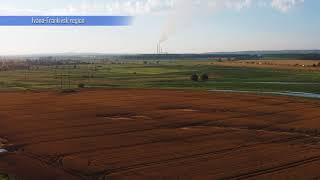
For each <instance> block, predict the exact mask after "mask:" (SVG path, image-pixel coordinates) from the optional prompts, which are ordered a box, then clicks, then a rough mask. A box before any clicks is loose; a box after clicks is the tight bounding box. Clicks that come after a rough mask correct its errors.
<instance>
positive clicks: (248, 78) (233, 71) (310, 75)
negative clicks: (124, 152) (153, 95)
mask: <svg viewBox="0 0 320 180" xmlns="http://www.w3.org/2000/svg"><path fill="white" fill-rule="evenodd" d="M246 62H250V63H246ZM259 62H262V63H263V64H259ZM319 62H320V61H302V60H299V61H297V60H281V61H280V60H278V61H276V60H273V61H272V65H269V63H271V61H270V60H264V61H254V60H250V61H223V62H218V61H215V60H208V61H192V60H190V61H182V60H168V61H164V60H162V61H121V60H119V61H114V62H95V63H92V64H74V65H72V64H71V65H51V66H48V65H46V66H45V65H33V66H30V67H29V68H28V69H22V70H14V69H9V70H2V71H0V90H2V91H10V90H38V89H61V88H63V89H73V88H77V87H78V85H79V84H84V85H85V87H93V88H97V87H99V88H156V89H194V90H211V89H220V90H221V89H222V90H243V91H267V92H270V91H271V92H279V91H296V92H310V93H320V88H319V87H320V66H317V67H310V66H312V65H313V64H317V63H319ZM288 64H289V65H288ZM295 64H300V66H295ZM303 64H306V66H305V67H302V66H301V65H303ZM193 73H197V74H199V75H201V74H202V73H207V74H208V75H209V81H207V82H192V81H191V80H190V76H191V74H193Z"/></svg>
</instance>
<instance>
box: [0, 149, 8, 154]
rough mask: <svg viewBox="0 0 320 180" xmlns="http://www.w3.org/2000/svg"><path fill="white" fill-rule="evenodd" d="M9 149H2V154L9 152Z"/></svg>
mask: <svg viewBox="0 0 320 180" xmlns="http://www.w3.org/2000/svg"><path fill="white" fill-rule="evenodd" d="M7 152H8V151H7V150H6V149H0V154H3V153H7Z"/></svg>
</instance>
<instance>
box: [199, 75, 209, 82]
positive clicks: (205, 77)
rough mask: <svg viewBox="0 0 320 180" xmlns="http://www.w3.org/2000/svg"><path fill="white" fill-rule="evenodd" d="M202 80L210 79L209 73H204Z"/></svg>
mask: <svg viewBox="0 0 320 180" xmlns="http://www.w3.org/2000/svg"><path fill="white" fill-rule="evenodd" d="M201 80H202V81H208V80H209V76H208V74H207V73H204V74H202V75H201Z"/></svg>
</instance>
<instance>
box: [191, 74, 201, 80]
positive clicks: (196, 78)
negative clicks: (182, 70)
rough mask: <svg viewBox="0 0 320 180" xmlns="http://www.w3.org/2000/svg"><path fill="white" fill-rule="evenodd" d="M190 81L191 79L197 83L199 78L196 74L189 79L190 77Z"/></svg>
mask: <svg viewBox="0 0 320 180" xmlns="http://www.w3.org/2000/svg"><path fill="white" fill-rule="evenodd" d="M190 79H191V80H192V81H198V80H199V76H198V75H197V74H192V75H191V77H190Z"/></svg>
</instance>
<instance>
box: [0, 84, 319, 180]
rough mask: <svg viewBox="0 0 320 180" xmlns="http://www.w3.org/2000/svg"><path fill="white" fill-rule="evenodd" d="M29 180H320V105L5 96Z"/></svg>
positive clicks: (6, 135)
mask: <svg viewBox="0 0 320 180" xmlns="http://www.w3.org/2000/svg"><path fill="white" fill-rule="evenodd" d="M0 99H1V101H0V137H1V138H3V140H1V139H0V146H1V142H2V146H3V148H5V149H7V150H8V151H9V152H8V153H2V154H0V172H6V173H11V174H14V175H17V176H18V177H21V178H22V179H32V180H34V179H39V180H40V179H41V180H43V179H49V180H50V179H67V180H72V179H108V180H109V179H110V180H113V179H116V180H118V179H130V180H132V179H133V180H135V179H139V180H140V179H146V180H149V179H152V180H157V179H159V180H160V179H161V180H163V179H183V180H185V179H197V180H198V179H199V180H205V179H208V180H212V179H242V178H252V179H271V178H273V179H285V178H288V179H311V178H318V177H320V171H319V169H320V138H319V137H320V110H319V107H320V101H316V100H306V99H299V98H293V97H283V96H266V95H253V94H237V93H218V92H199V91H170V90H133V89H131V90H127V89H126V90H85V91H81V92H75V93H59V92H3V93H0Z"/></svg>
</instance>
